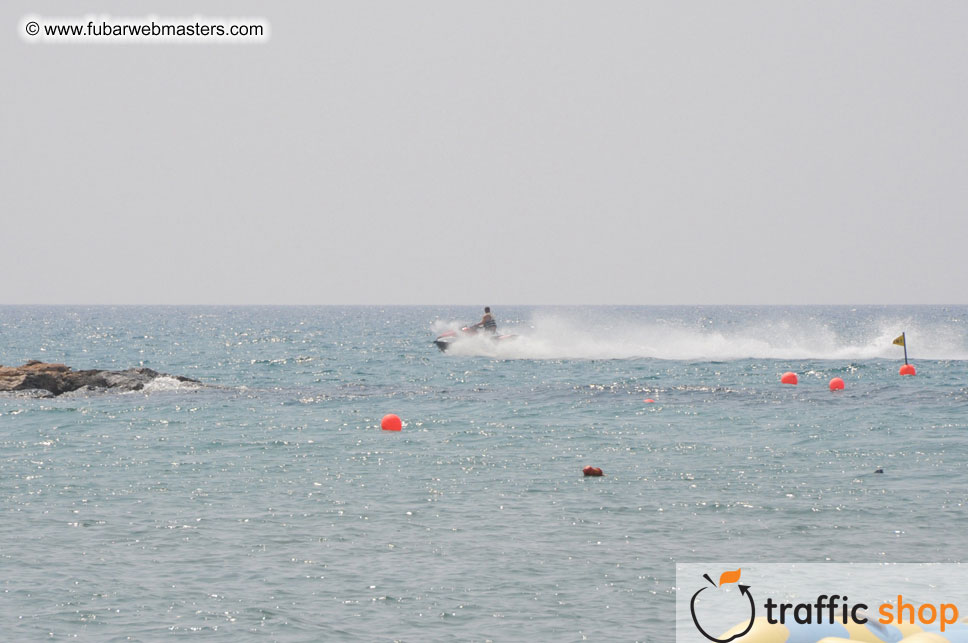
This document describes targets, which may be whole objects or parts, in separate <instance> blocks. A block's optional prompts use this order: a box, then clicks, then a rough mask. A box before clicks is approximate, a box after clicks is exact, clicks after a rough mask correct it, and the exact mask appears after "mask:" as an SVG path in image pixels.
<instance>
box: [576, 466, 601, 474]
mask: <svg viewBox="0 0 968 643" xmlns="http://www.w3.org/2000/svg"><path fill="white" fill-rule="evenodd" d="M581 472H582V473H584V474H585V475H586V476H603V475H605V474H604V473H602V470H601V469H599V468H598V467H593V466H590V465H589V466H587V467H585V468H584V469H582V470H581Z"/></svg>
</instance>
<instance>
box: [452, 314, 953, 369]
mask: <svg viewBox="0 0 968 643" xmlns="http://www.w3.org/2000/svg"><path fill="white" fill-rule="evenodd" d="M841 323H844V322H841ZM447 327H449V326H447ZM902 330H906V332H907V338H908V352H909V355H910V357H911V358H912V359H932V360H968V336H966V331H968V329H966V327H965V326H964V324H941V323H938V324H928V325H925V324H923V323H920V324H919V323H917V322H916V321H914V320H912V319H898V318H884V319H879V320H875V321H874V322H873V323H867V324H866V328H855V327H851V326H848V325H845V326H844V327H843V328H838V327H836V326H835V325H834V324H833V323H831V322H829V321H824V320H821V319H814V318H810V319H807V318H804V319H800V320H793V321H790V320H781V321H760V322H756V321H753V322H750V323H747V324H741V325H727V326H725V327H723V328H720V327H719V326H718V325H717V323H716V321H715V320H710V319H708V318H701V319H698V320H696V321H692V322H686V321H682V320H675V321H653V322H647V323H634V322H630V321H628V320H618V321H614V320H613V321H610V322H608V323H606V324H597V325H595V326H589V325H588V323H587V322H584V323H582V322H578V321H575V320H573V319H568V318H566V317H562V316H559V315H542V316H538V317H536V318H535V319H534V320H533V321H532V323H531V324H530V328H529V327H525V328H510V327H506V326H502V327H501V332H502V333H503V332H507V333H517V334H518V335H519V337H518V338H517V339H514V340H504V341H500V342H495V341H493V340H492V339H490V338H489V337H486V336H473V337H467V338H461V340H460V341H459V342H456V343H455V344H454V345H453V346H451V347H450V349H449V350H448V353H450V354H454V355H478V356H485V357H493V358H498V359H630V358H657V359H669V360H686V361H693V360H694V361H729V360H736V359H747V358H754V359H838V360H865V359H877V358H885V359H900V358H902V357H903V354H904V352H903V349H902V348H901V347H900V346H895V345H893V344H892V342H893V340H894V338H895V337H897V336H898V335H900V334H901V331H902Z"/></svg>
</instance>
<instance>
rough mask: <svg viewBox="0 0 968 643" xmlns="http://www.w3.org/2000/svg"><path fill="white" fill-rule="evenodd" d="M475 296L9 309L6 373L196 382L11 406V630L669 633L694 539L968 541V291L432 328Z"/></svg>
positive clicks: (798, 551) (850, 552) (825, 552)
mask: <svg viewBox="0 0 968 643" xmlns="http://www.w3.org/2000/svg"><path fill="white" fill-rule="evenodd" d="M478 312H479V311H478V310H477V309H474V308H453V309H437V308H434V309H431V308H387V309H381V308H303V307H293V308H194V307H186V308H164V307H148V308H109V307H95V308H32V307H7V308H0V362H2V363H4V364H8V365H11V364H19V363H22V362H23V361H25V360H27V359H43V360H46V361H58V362H65V363H68V364H70V365H72V366H74V367H75V368H118V369H122V368H127V367H129V366H139V365H144V366H148V367H150V368H153V369H155V370H158V371H163V372H168V373H174V374H180V375H188V376H190V377H194V378H197V379H200V380H201V381H202V382H204V384H205V385H204V386H202V387H192V386H184V385H182V386H179V385H176V384H174V383H173V382H158V383H157V385H156V386H153V387H151V388H150V389H149V390H148V391H147V392H139V393H126V394H100V395H81V396H64V397H60V398H54V399H37V398H32V397H29V396H25V395H22V394H19V395H11V394H8V395H4V396H2V397H0V632H3V634H4V636H3V638H4V639H5V640H34V639H41V638H47V637H49V636H50V635H51V634H53V636H54V637H55V638H67V637H74V636H76V637H78V638H81V639H86V640H110V639H114V638H117V639H122V638H123V637H125V636H130V637H132V638H135V639H158V638H166V637H168V636H186V635H188V636H192V637H201V638H205V639H219V640H229V639H231V638H242V639H249V638H255V637H256V636H257V635H261V636H263V637H267V638H269V639H271V640H287V641H288V640H295V641H309V640H391V639H398V640H457V639H459V640H485V639H492V640H566V641H567V640H580V639H582V638H583V637H588V638H589V639H593V640H643V641H662V640H671V638H672V636H673V634H672V627H673V624H674V594H673V591H674V590H673V588H674V583H675V568H674V563H675V561H690V560H700V561H701V560H711V559H716V558H729V559H732V560H739V559H744V558H745V559H749V560H754V559H755V560H761V561H768V560H775V561H808V560H814V561H819V560H833V561H867V562H875V561H963V560H966V559H968V542H966V539H965V537H964V534H965V533H966V532H968V511H966V502H968V465H966V457H968V439H966V428H968V361H966V360H968V308H966V307H964V306H960V307H918V308H897V307H895V308H872V307H867V308H856V309H854V308H694V307H688V308H687V307H682V308H657V307H656V308H653V307H649V308H575V309H551V308H538V309H526V308H513V309H512V308H506V309H502V308H499V307H495V312H496V313H497V314H498V318H499V320H500V322H501V324H502V329H503V330H507V331H509V332H515V333H518V334H520V335H521V337H520V338H519V339H518V340H516V341H514V342H512V343H509V344H507V345H501V346H499V347H495V346H493V345H490V344H488V343H486V342H479V343H473V342H472V343H469V344H467V345H465V346H464V347H462V348H460V349H459V350H457V351H455V352H454V354H442V353H440V352H438V351H437V350H436V349H435V348H434V347H433V346H432V344H431V340H432V339H433V337H434V335H435V333H436V332H439V331H440V330H441V329H442V328H445V327H448V326H453V325H455V324H456V323H457V322H459V321H471V320H475V319H477V318H479V317H478ZM901 331H906V332H907V336H908V342H909V350H910V352H911V357H912V361H913V362H914V363H915V364H916V366H917V368H918V375H917V377H913V378H910V377H908V378H901V377H899V376H898V375H897V368H898V366H899V364H900V362H901V359H902V356H903V351H902V349H901V348H900V347H897V346H892V345H891V340H892V339H893V338H894V337H895V336H897V335H899V334H900V333H901ZM787 370H793V371H796V372H798V373H799V374H800V384H799V386H797V387H788V386H781V385H780V384H779V376H780V374H781V373H783V372H784V371H787ZM834 376H839V377H842V378H844V380H845V381H846V383H847V389H846V391H844V392H842V393H836V394H832V393H830V392H829V391H828V390H827V381H828V380H829V379H830V378H831V377H834ZM645 398H652V399H654V400H655V403H654V404H646V403H644V402H643V400H644V399H645ZM390 412H393V413H397V414H399V415H400V416H401V417H402V418H403V419H404V421H405V427H404V430H403V432H401V433H390V432H384V431H381V430H380V428H379V423H380V418H381V417H382V416H383V415H384V414H386V413H390ZM586 464H593V465H596V466H600V467H602V468H603V469H604V470H605V473H606V476H605V477H603V478H597V479H595V478H584V477H583V476H582V475H581V468H582V466H584V465H586ZM879 467H883V469H884V474H883V475H881V474H874V473H873V472H874V470H875V469H877V468H879Z"/></svg>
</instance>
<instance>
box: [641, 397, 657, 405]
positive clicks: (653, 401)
mask: <svg viewBox="0 0 968 643" xmlns="http://www.w3.org/2000/svg"><path fill="white" fill-rule="evenodd" d="M642 401H643V402H645V403H646V404H655V400H653V399H652V398H651V397H647V398H645V399H644V400H642Z"/></svg>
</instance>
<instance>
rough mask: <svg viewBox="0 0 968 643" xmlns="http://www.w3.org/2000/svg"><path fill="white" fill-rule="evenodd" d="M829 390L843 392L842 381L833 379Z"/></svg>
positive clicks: (836, 378)
mask: <svg viewBox="0 0 968 643" xmlns="http://www.w3.org/2000/svg"><path fill="white" fill-rule="evenodd" d="M830 390H831V391H842V390H844V380H842V379H840V378H839V377H835V378H834V379H832V380H830Z"/></svg>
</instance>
